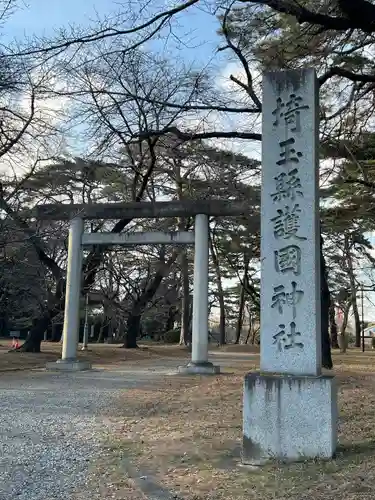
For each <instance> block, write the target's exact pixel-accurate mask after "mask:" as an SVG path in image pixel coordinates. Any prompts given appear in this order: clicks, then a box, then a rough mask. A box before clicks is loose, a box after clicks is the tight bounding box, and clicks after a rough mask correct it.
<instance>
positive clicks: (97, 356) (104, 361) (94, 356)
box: [0, 339, 189, 372]
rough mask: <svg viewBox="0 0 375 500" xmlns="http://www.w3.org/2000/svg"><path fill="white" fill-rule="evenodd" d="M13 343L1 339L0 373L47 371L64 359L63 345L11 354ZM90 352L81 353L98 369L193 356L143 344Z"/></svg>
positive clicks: (176, 349)
mask: <svg viewBox="0 0 375 500" xmlns="http://www.w3.org/2000/svg"><path fill="white" fill-rule="evenodd" d="M10 348H11V341H9V339H2V340H0V372H6V371H15V370H30V369H35V368H43V367H44V366H45V364H46V362H47V361H55V360H57V359H59V358H60V357H61V344H59V343H56V344H54V343H49V342H43V343H42V352H41V353H37V354H32V353H23V352H9V350H10ZM89 348H90V351H88V352H82V351H78V358H79V359H88V360H90V361H91V362H92V363H93V364H95V365H96V366H105V365H109V364H110V365H116V364H122V363H124V362H137V361H140V360H142V361H147V360H150V361H152V360H154V359H158V358H159V359H160V358H166V357H180V358H183V357H187V356H188V355H189V353H188V352H187V350H186V349H183V348H181V347H179V346H163V345H155V344H154V345H152V344H149V345H141V346H140V348H139V349H129V350H128V349H121V348H120V346H119V345H110V344H90V346H89Z"/></svg>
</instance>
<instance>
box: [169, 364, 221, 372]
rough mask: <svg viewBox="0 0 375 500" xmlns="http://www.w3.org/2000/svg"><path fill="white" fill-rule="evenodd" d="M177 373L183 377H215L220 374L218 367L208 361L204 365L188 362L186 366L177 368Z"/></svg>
mask: <svg viewBox="0 0 375 500" xmlns="http://www.w3.org/2000/svg"><path fill="white" fill-rule="evenodd" d="M178 373H181V374H185V375H217V374H218V373H220V366H216V365H213V364H212V363H210V362H209V361H207V362H205V363H193V362H190V363H189V364H188V365H186V366H179V367H178Z"/></svg>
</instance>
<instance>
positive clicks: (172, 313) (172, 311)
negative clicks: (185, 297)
mask: <svg viewBox="0 0 375 500" xmlns="http://www.w3.org/2000/svg"><path fill="white" fill-rule="evenodd" d="M175 317H176V308H175V306H173V305H170V306H169V309H168V316H167V320H166V322H165V328H164V330H165V331H166V332H169V331H171V330H173V327H174V320H175Z"/></svg>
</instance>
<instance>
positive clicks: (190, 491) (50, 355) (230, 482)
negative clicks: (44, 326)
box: [0, 340, 375, 500]
mask: <svg viewBox="0 0 375 500" xmlns="http://www.w3.org/2000/svg"><path fill="white" fill-rule="evenodd" d="M90 349H91V351H90V352H87V353H86V352H84V353H82V352H79V356H80V357H82V358H89V359H90V360H91V361H92V362H93V363H95V364H96V366H105V365H109V364H111V365H117V364H118V365H123V364H124V363H130V364H133V363H136V364H137V365H138V364H140V363H141V364H147V365H149V364H150V363H151V364H152V361H153V360H157V359H159V360H160V359H162V358H167V357H172V358H174V357H179V358H182V357H189V353H188V352H187V351H186V350H185V349H181V348H180V347H178V346H158V345H153V344H149V345H143V346H141V348H140V349H137V350H130V351H128V350H124V349H121V348H119V346H116V345H92V346H90ZM8 350H9V341H8V343H5V342H4V341H1V340H0V371H7V370H17V369H18V370H22V369H29V368H38V367H43V366H44V364H45V362H46V361H47V360H48V361H49V360H53V359H57V358H59V357H60V352H61V345H59V344H49V343H46V344H43V346H42V350H43V353H41V354H23V353H8ZM221 351H226V352H229V353H232V354H233V361H232V357H231V356H230V359H231V361H230V365H229V366H228V367H227V368H225V372H226V373H224V374H223V375H220V376H217V377H207V378H204V377H186V376H185V377H165V378H164V379H162V380H161V381H160V380H159V381H155V383H154V384H153V387H152V388H151V389H148V390H141V389H131V390H126V391H124V396H123V400H121V401H119V402H118V405H117V409H116V414H112V415H110V416H109V419H110V421H111V423H112V429H113V435H112V437H111V438H110V442H109V443H106V446H110V447H111V449H112V450H113V456H112V459H111V461H110V462H109V461H108V460H109V459H108V458H106V462H105V464H103V468H104V469H103V470H105V471H106V476H108V473H109V470H110V476H111V481H112V482H113V483H114V484H117V485H119V487H121V488H122V490H123V491H128V492H129V495H128V494H127V495H128V496H129V498H133V496H132V495H130V492H132V494H134V498H137V500H138V498H142V495H140V496H137V495H138V493H137V492H136V489H135V488H134V487H133V483H132V481H131V480H130V479H129V478H127V477H126V468H124V463H123V459H124V457H126V459H127V460H130V462H131V463H132V464H133V466H134V467H135V468H136V470H137V469H138V471H142V472H139V475H140V474H147V475H149V477H152V478H154V479H155V481H157V482H158V483H159V484H160V485H161V486H162V487H164V488H165V489H167V490H168V491H170V492H172V493H173V495H175V498H176V499H180V498H184V499H189V500H208V499H215V500H245V499H246V500H253V499H254V500H271V499H275V500H286V499H288V500H323V499H324V500H337V499H338V498H340V497H342V498H343V499H345V500H370V499H371V500H373V499H374V498H375V352H373V351H367V352H366V353H362V352H360V351H359V350H354V349H351V350H349V351H348V352H347V353H345V354H339V353H334V355H333V357H334V365H335V368H334V373H335V374H336V376H337V379H338V383H339V408H340V422H339V449H338V453H337V457H336V458H335V459H334V460H331V461H327V462H323V461H317V462H313V461H311V462H306V463H300V464H294V465H282V466H278V465H274V466H267V467H261V468H255V469H248V468H243V467H241V466H240V452H241V439H242V382H243V376H244V374H245V373H246V372H248V371H251V370H254V369H257V368H258V356H257V355H255V356H252V357H251V358H252V360H253V361H249V360H246V358H245V357H243V356H242V357H241V353H249V352H250V353H254V351H256V349H255V348H251V347H246V346H244V347H241V346H227V347H225V348H223V349H221ZM98 465H99V464H98ZM128 496H125V497H126V498H128Z"/></svg>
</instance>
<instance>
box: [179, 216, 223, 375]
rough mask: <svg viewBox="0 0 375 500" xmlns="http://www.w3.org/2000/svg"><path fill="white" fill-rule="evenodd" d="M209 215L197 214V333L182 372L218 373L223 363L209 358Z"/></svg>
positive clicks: (195, 257) (195, 255)
mask: <svg viewBox="0 0 375 500" xmlns="http://www.w3.org/2000/svg"><path fill="white" fill-rule="evenodd" d="M208 236H209V225H208V215H206V214H199V215H197V216H196V217H195V252H194V285H193V286H194V289H193V325H192V326H193V332H192V334H193V335H192V354H191V361H190V363H189V364H188V365H187V366H180V367H179V368H178V371H179V373H185V374H192V375H194V374H198V375H199V374H202V375H214V374H216V373H220V366H215V365H213V364H212V363H210V362H209V361H208V260H209V259H208V256H209V247H208Z"/></svg>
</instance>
